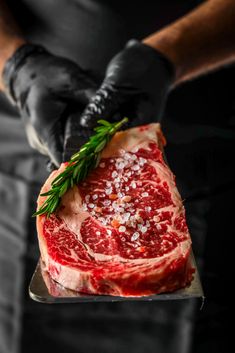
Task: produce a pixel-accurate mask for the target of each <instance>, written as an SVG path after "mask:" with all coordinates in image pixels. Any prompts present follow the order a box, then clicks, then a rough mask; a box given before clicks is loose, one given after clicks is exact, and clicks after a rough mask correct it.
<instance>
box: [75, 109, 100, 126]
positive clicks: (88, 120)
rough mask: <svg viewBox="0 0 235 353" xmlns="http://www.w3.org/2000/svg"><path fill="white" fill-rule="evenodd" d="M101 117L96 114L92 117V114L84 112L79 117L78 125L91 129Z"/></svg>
mask: <svg viewBox="0 0 235 353" xmlns="http://www.w3.org/2000/svg"><path fill="white" fill-rule="evenodd" d="M99 119H101V117H100V118H99V117H98V116H97V115H96V116H95V117H94V116H93V115H92V114H87V113H86V112H84V113H83V114H82V115H81V117H80V125H81V126H82V127H85V128H89V129H92V128H94V127H95V126H96V124H97V120H99Z"/></svg>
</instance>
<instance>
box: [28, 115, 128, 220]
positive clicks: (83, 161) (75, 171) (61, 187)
mask: <svg viewBox="0 0 235 353" xmlns="http://www.w3.org/2000/svg"><path fill="white" fill-rule="evenodd" d="M127 121H128V119H127V118H124V119H122V120H121V121H119V122H115V123H110V122H108V121H106V120H103V119H101V120H99V121H98V124H99V126H97V127H96V128H95V129H94V131H95V134H94V135H92V136H91V137H90V138H89V140H88V141H87V143H85V144H84V145H83V146H82V147H81V148H80V150H79V151H78V152H77V153H75V154H74V155H73V156H72V157H71V158H70V161H69V162H68V164H67V166H66V168H65V170H64V171H63V172H62V173H60V174H59V175H57V177H55V178H54V180H53V181H52V183H51V189H50V190H49V191H47V192H45V193H43V194H41V196H48V197H47V199H46V200H45V202H44V203H43V205H42V206H41V207H40V209H39V210H37V211H36V212H35V213H34V214H33V216H39V215H43V214H46V215H47V217H50V215H51V214H52V213H54V212H55V211H56V209H57V208H58V206H59V204H60V201H61V197H62V196H63V195H64V194H65V193H66V192H67V191H68V189H69V188H72V187H73V186H74V184H76V183H77V184H78V183H80V182H81V181H83V180H84V179H85V178H86V177H87V175H88V174H89V172H90V171H91V170H92V169H94V168H96V167H97V166H98V164H99V162H100V158H101V152H102V150H103V149H104V147H105V146H106V145H107V143H108V142H109V141H110V139H111V137H112V135H114V134H115V133H116V131H117V130H119V129H120V128H121V127H122V125H123V124H125V123H126V122H127Z"/></svg>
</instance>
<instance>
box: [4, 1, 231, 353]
mask: <svg viewBox="0 0 235 353" xmlns="http://www.w3.org/2000/svg"><path fill="white" fill-rule="evenodd" d="M234 19H235V3H234V1H233V0H208V1H205V2H203V3H202V4H200V1H183V0H182V1H179V2H177V3H176V2H175V1H170V0H168V1H165V2H161V1H159V2H154V3H152V2H145V3H143V2H141V1H135V3H134V4H133V2H126V3H125V4H122V3H121V2H115V1H105V0H102V1H99V2H98V1H95V0H87V1H85V2H84V1H82V0H77V1H67V2H65V1H63V0H57V1H50V2H48V1H46V0H41V1H40V2H37V1H30V2H29V1H27V0H24V1H20V2H16V1H9V2H7V4H6V2H5V1H3V0H0V77H1V80H0V88H1V91H2V95H1V100H0V119H1V129H0V144H1V147H0V193H1V200H2V208H1V213H0V273H1V280H2V285H1V289H0V352H1V353H5V352H6V353H13V352H14V353H15V352H17V351H22V352H24V353H26V352H27V351H32V350H33V351H34V352H35V353H37V352H39V351H40V352H41V351H42V350H44V351H45V352H47V351H48V352H49V351H51V349H56V350H57V352H65V351H68V352H93V351H94V350H97V349H98V351H100V352H104V353H105V352H113V353H114V352H115V353H116V352H118V353H119V352H123V353H125V352H127V351H129V350H130V349H132V350H135V352H143V351H144V350H148V351H149V352H155V351H159V352H164V353H169V352H181V353H182V352H183V353H184V352H185V353H189V352H199V351H200V352H206V351H208V349H211V350H213V352H215V353H216V352H220V351H221V349H222V348H221V347H223V351H224V352H225V351H226V349H227V345H228V344H229V343H228V342H229V341H228V340H227V339H225V337H224V336H223V335H224V333H225V332H226V330H225V329H224V328H223V329H222V327H223V324H224V321H223V320H225V319H224V318H225V312H226V310H227V306H225V304H224V302H222V295H221V293H222V291H221V289H220V288H224V287H225V286H222V285H219V287H220V288H218V283H217V280H220V282H219V283H225V281H226V279H227V278H229V275H228V276H222V275H221V274H222V269H223V270H225V268H227V267H225V264H224V262H223V265H222V266H221V267H220V265H221V262H222V260H221V261H219V259H221V251H222V254H224V255H226V258H227V259H229V256H228V253H229V250H228V249H227V250H226V251H225V250H222V249H221V245H220V244H221V234H222V232H223V233H224V234H229V232H230V225H231V223H230V219H231V218H232V217H231V216H232V214H231V211H230V209H226V210H225V209H224V207H223V205H225V204H226V202H227V201H228V196H229V197H231V196H233V195H234V186H233V177H234V174H233V173H234V172H232V170H233V169H235V168H233V163H234V162H233V158H232V151H233V148H232V146H233V143H234V138H235V134H234V91H233V90H232V89H231V87H233V82H234V67H233V65H232V64H233V62H234V53H235V28H234ZM151 33H153V34H151ZM133 38H134V39H133ZM143 38H144V39H143ZM123 115H125V116H128V117H129V124H130V126H136V125H139V124H143V123H149V122H152V121H157V120H159V119H161V117H162V116H163V118H162V126H163V130H164V132H165V133H166V137H167V140H168V147H167V157H168V158H169V162H170V165H171V167H172V169H173V171H174V172H175V174H176V175H177V185H178V186H179V188H180V191H181V193H182V196H183V198H185V199H186V202H185V205H186V211H187V216H188V217H187V219H188V223H189V227H190V230H191V234H192V238H193V243H194V249H195V253H196V256H197V260H198V264H199V266H200V268H201V269H203V271H202V274H203V277H202V278H203V284H204V287H205V291H206V295H207V294H209V298H212V299H211V301H210V300H209V303H208V304H207V305H208V306H207V309H206V311H205V317H204V316H203V315H204V314H201V315H200V316H199V314H197V315H198V316H196V313H198V311H197V306H196V304H195V302H192V301H190V302H187V303H183V302H181V303H175V302H171V303H161V304H159V303H147V302H146V303H139V302H133V303H129V302H126V303H111V304H105V303H98V304H97V303H93V304H89V305H74V306H72V305H67V306H66V305H65V306H60V307H56V308H55V307H47V306H42V305H39V304H36V303H33V302H32V301H30V300H29V299H28V297H27V294H26V291H25V288H26V287H27V284H28V282H29V279H30V276H31V274H32V271H33V268H34V266H35V264H36V260H37V257H38V249H37V244H36V235H35V226H34V220H32V219H31V218H30V215H31V214H32V213H33V208H34V207H35V201H36V195H37V194H38V192H39V188H40V185H41V183H42V182H43V180H44V179H45V177H46V175H47V172H46V161H47V159H48V157H49V160H50V161H51V163H52V164H53V165H54V166H56V167H58V166H59V164H60V163H61V162H62V161H63V160H64V159H66V158H68V157H69V155H70V154H71V153H72V150H71V151H70V150H69V148H68V146H67V145H66V140H67V139H68V138H69V137H71V136H72V137H75V138H76V139H77V140H76V141H77V148H79V146H80V145H81V144H82V143H84V142H85V141H86V140H87V138H88V136H90V134H91V133H92V129H93V127H94V126H95V125H96V122H97V120H98V119H99V118H103V119H108V120H112V119H114V120H115V119H118V118H119V117H120V116H123ZM19 116H21V119H19ZM26 137H27V139H28V142H29V144H30V145H31V146H32V147H33V148H34V150H32V149H30V148H29V146H28V145H27V143H26ZM35 150H38V151H39V152H40V153H41V154H42V155H46V156H47V158H45V157H43V156H42V155H40V154H38V153H37V152H35ZM52 164H51V165H52ZM221 165H222V167H221ZM221 205H222V206H221ZM221 219H222V220H223V222H221ZM212 237H213V242H212V241H211V239H212ZM231 258H232V257H231ZM211 259H212V261H211ZM215 259H216V260H215ZM226 266H228V263H227V264H226ZM223 274H224V272H223ZM213 276H214V277H213ZM210 286H211V287H212V288H213V289H216V290H217V293H218V295H217V296H215V293H214V292H212V291H211V289H210ZM214 304H216V305H214ZM214 308H215V310H214ZM207 314H208V316H209V319H208V318H207V316H206V315H207ZM219 316H220V319H219ZM196 319H197V320H199V323H200V324H201V325H199V324H196ZM213 322H215V323H216V325H217V326H216V327H215V326H213V325H212V324H213ZM212 328H213V330H214V331H212ZM204 332H205V333H204ZM193 333H194V334H193ZM39 334H40V340H37V343H36V339H37V337H38V335H39ZM215 336H217V340H214V337H215ZM228 346H229V345H228ZM227 351H228V350H227Z"/></svg>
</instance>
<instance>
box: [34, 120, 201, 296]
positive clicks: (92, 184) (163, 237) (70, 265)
mask: <svg viewBox="0 0 235 353" xmlns="http://www.w3.org/2000/svg"><path fill="white" fill-rule="evenodd" d="M163 144H164V138H163V135H162V133H161V129H160V125H159V124H150V125H146V126H141V127H137V128H131V129H129V130H126V131H122V132H118V133H116V135H115V136H114V137H113V138H112V140H111V142H110V143H109V145H108V146H107V147H106V148H105V150H104V151H103V153H102V159H101V161H100V163H99V166H98V167H97V168H96V169H94V170H93V171H92V172H91V173H90V174H89V176H88V178H87V179H86V180H85V181H84V182H82V183H81V184H80V185H78V186H74V187H73V188H72V189H70V190H69V191H68V192H67V193H66V194H65V195H64V197H63V198H62V202H61V206H60V208H59V209H58V211H57V213H56V214H54V215H52V216H50V217H49V218H47V217H46V216H44V215H42V216H38V217H37V230H38V239H39V246H40V251H41V256H42V260H43V262H44V264H45V267H46V269H47V271H48V272H49V274H50V275H51V277H52V278H53V279H54V280H55V281H57V282H58V283H60V284H61V285H63V286H64V287H66V288H69V289H72V290H75V291H79V292H83V293H90V294H109V295H118V296H143V295H150V294H153V293H161V292H170V291H174V290H176V289H178V288H181V287H185V286H187V285H188V284H189V283H190V282H191V280H192V277H193V271H194V270H193V269H192V268H191V265H190V263H189V254H190V251H191V239H190V235H189V232H188V228H187V225H186V221H185V211H184V207H183V204H182V200H181V198H180V195H179V193H178V191H177V188H176V185H175V178H174V175H173V174H172V172H171V171H170V169H169V168H168V166H167V165H166V163H165V162H164V159H163V155H162V146H163ZM65 166H66V164H62V165H61V167H60V168H59V169H58V170H57V171H54V172H53V173H52V174H51V175H50V176H49V178H48V180H47V181H46V183H45V184H44V186H43V187H42V190H41V192H46V191H48V190H49V189H50V185H51V182H52V180H53V179H54V178H55V177H56V176H57V175H58V173H61V172H62V171H63V170H64V168H65ZM44 200H45V197H42V196H39V198H38V207H40V206H41V205H42V203H43V202H44Z"/></svg>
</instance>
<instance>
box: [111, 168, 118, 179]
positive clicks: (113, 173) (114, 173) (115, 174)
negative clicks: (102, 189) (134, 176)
mask: <svg viewBox="0 0 235 353" xmlns="http://www.w3.org/2000/svg"><path fill="white" fill-rule="evenodd" d="M117 176H118V173H117V172H116V170H114V171H113V172H112V178H116V177H117Z"/></svg>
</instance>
